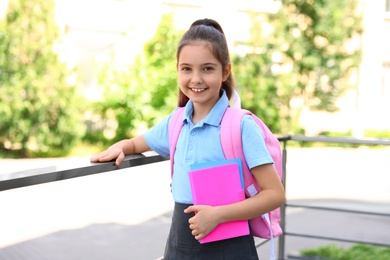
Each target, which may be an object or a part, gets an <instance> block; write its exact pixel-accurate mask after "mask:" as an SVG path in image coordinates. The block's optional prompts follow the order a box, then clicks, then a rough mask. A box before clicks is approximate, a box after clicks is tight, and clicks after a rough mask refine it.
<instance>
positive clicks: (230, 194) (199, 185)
mask: <svg viewBox="0 0 390 260" xmlns="http://www.w3.org/2000/svg"><path fill="white" fill-rule="evenodd" d="M211 165H212V166H210V167H208V168H203V169H196V168H199V166H196V165H195V166H194V167H192V168H193V169H194V168H195V169H196V170H191V171H190V172H189V178H190V184H191V189H192V197H193V202H194V205H210V206H219V205H227V204H232V203H235V202H239V201H242V200H244V199H245V193H244V189H243V188H242V184H241V177H240V174H241V173H240V169H239V165H238V164H237V163H236V162H231V161H221V162H218V163H215V162H214V163H212V164H211ZM248 234H249V224H248V221H247V220H239V221H231V222H225V223H222V224H220V225H218V226H217V227H216V228H215V229H214V230H213V231H212V232H210V233H209V234H208V235H207V236H205V237H204V238H203V239H201V240H200V241H199V242H200V243H201V244H203V243H208V242H213V241H218V240H223V239H228V238H233V237H239V236H245V235H248Z"/></svg>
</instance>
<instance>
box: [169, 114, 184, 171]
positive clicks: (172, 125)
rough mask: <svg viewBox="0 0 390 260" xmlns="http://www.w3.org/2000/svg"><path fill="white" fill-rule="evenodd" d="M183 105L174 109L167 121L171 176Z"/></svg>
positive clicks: (181, 121)
mask: <svg viewBox="0 0 390 260" xmlns="http://www.w3.org/2000/svg"><path fill="white" fill-rule="evenodd" d="M183 114H184V107H180V108H178V109H176V110H175V111H174V112H173V114H172V117H171V120H170V122H169V129H168V130H169V131H168V132H169V158H170V161H171V177H172V176H173V158H174V155H175V150H176V144H177V140H178V139H179V135H180V131H181V128H182V127H183Z"/></svg>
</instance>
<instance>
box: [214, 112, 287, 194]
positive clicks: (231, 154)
mask: <svg viewBox="0 0 390 260" xmlns="http://www.w3.org/2000/svg"><path fill="white" fill-rule="evenodd" d="M244 115H249V116H251V117H252V118H253V120H254V121H255V122H256V124H257V125H259V127H260V129H261V130H262V131H263V134H264V141H265V144H266V146H267V149H268V152H269V153H270V155H271V157H272V159H273V160H274V167H275V169H276V171H277V173H278V175H279V178H280V179H282V157H281V150H280V144H279V140H278V139H277V138H276V137H275V136H274V135H273V134H272V132H271V131H270V130H269V128H268V127H267V126H266V125H265V124H264V122H263V121H262V120H261V119H260V118H258V117H257V116H256V115H254V114H253V113H252V112H250V111H248V110H245V109H239V108H232V107H229V108H228V109H227V110H226V112H225V114H224V116H223V119H222V122H221V144H222V149H223V153H224V155H225V157H226V159H233V158H241V161H242V165H243V174H244V183H245V188H246V189H245V193H246V195H247V196H248V197H251V196H254V195H255V194H256V193H258V192H259V191H260V188H259V186H258V184H257V182H255V181H254V178H252V176H251V173H250V170H249V167H248V165H247V164H246V161H245V157H244V152H243V150H242V138H240V137H241V121H242V117H243V116H244Z"/></svg>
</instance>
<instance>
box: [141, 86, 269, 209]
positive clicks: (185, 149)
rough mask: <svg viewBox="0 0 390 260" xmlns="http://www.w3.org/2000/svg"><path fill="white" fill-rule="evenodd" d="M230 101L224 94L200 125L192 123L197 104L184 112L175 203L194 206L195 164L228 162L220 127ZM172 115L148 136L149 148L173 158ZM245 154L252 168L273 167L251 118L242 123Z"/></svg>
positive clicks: (244, 119)
mask: <svg viewBox="0 0 390 260" xmlns="http://www.w3.org/2000/svg"><path fill="white" fill-rule="evenodd" d="M228 106H229V100H228V98H227V96H226V94H225V92H224V93H223V95H222V97H221V98H220V99H219V101H218V102H217V103H216V104H215V106H214V107H213V109H212V110H211V111H210V113H209V114H208V115H207V117H205V118H204V119H203V120H201V121H200V122H198V123H197V124H196V125H194V124H193V123H192V112H193V104H192V102H191V101H189V102H188V103H187V105H186V107H185V110H184V117H183V122H184V125H183V128H182V130H181V132H180V136H179V139H178V141H177V145H176V152H175V156H174V162H175V163H174V168H173V169H174V174H173V179H172V195H173V199H174V200H175V201H176V202H179V203H186V204H192V195H191V187H190V182H189V178H188V172H189V171H190V165H191V164H193V163H201V162H211V161H217V160H224V159H225V157H224V155H223V151H222V146H221V142H220V135H219V133H220V127H221V125H220V124H221V121H222V117H223V114H224V112H225V110H226V109H227V108H228ZM171 117H172V113H171V114H170V115H168V116H167V117H165V118H164V119H163V120H162V121H160V122H159V123H158V124H157V125H155V126H154V127H153V128H151V129H150V130H149V131H147V132H146V133H145V141H146V143H147V144H148V146H149V147H150V148H151V149H152V150H153V151H155V152H156V153H158V154H160V155H161V156H169V134H168V128H169V121H170V119H171ZM241 132H242V144H243V152H244V155H245V159H246V162H247V164H248V166H249V168H253V167H255V166H258V165H262V164H267V163H273V160H272V157H271V156H270V154H269V152H268V150H267V147H266V145H265V142H264V138H263V132H262V131H261V129H260V127H259V126H258V125H257V124H256V123H255V121H254V120H253V119H252V118H251V117H250V116H244V118H243V120H242V122H241Z"/></svg>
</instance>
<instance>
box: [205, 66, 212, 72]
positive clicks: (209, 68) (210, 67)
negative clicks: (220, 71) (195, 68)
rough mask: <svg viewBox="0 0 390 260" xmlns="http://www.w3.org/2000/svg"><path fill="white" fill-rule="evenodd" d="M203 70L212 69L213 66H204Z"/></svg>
mask: <svg viewBox="0 0 390 260" xmlns="http://www.w3.org/2000/svg"><path fill="white" fill-rule="evenodd" d="M203 70H206V71H208V70H214V68H213V67H211V66H210V67H204V69H203Z"/></svg>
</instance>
